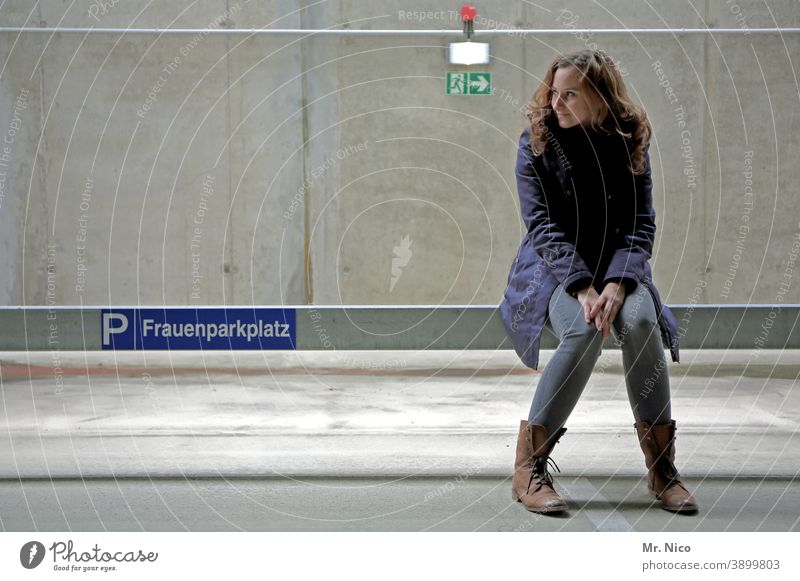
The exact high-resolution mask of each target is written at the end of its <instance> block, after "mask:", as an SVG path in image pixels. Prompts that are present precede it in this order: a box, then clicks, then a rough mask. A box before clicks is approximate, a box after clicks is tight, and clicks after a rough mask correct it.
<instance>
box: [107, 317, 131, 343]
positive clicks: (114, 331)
mask: <svg viewBox="0 0 800 581" xmlns="http://www.w3.org/2000/svg"><path fill="white" fill-rule="evenodd" d="M113 321H119V323H120V324H119V325H118V326H117V327H115V326H114V325H113ZM127 330H128V317H126V316H125V315H123V314H122V313H103V345H104V346H105V345H110V344H111V335H118V334H119V333H124V332H125V331H127Z"/></svg>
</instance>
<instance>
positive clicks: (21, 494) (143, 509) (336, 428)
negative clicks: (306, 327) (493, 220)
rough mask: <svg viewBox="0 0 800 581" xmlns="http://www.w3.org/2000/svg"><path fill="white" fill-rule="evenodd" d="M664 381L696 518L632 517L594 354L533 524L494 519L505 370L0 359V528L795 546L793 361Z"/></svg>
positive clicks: (781, 356)
mask: <svg viewBox="0 0 800 581" xmlns="http://www.w3.org/2000/svg"><path fill="white" fill-rule="evenodd" d="M549 355H550V353H549V352H543V356H544V357H543V362H542V366H544V364H545V363H546V362H547V359H548V357H549ZM669 373H670V380H671V385H672V392H673V415H674V417H675V418H676V419H677V421H678V440H677V461H676V464H677V465H678V467H679V469H680V470H681V473H682V474H683V475H684V480H685V481H686V483H687V484H689V485H690V489H691V490H692V491H693V492H694V494H695V496H696V497H697V499H698V501H699V502H700V504H701V511H700V513H699V514H698V515H696V516H684V515H674V514H671V513H668V512H666V511H663V510H660V509H659V508H657V506H656V505H653V504H652V502H651V499H650V497H649V496H647V494H646V491H645V484H644V481H643V479H642V477H643V475H644V472H645V470H644V461H643V458H642V455H641V452H640V450H639V448H638V445H637V442H636V437H635V435H634V433H633V427H632V422H633V419H632V417H631V412H630V409H629V407H628V404H627V397H626V392H625V384H624V376H623V372H622V368H621V357H620V354H619V352H617V351H608V352H605V353H604V354H603V355H602V357H601V360H600V361H599V362H598V365H597V367H596V372H595V374H594V375H593V376H592V379H591V380H590V382H589V385H588V386H587V389H586V392H585V393H584V396H583V398H582V400H581V402H580V403H579V404H578V407H577V409H576V410H575V412H574V413H573V415H572V417H571V418H570V421H569V423H568V424H567V427H568V428H569V431H568V432H567V434H566V435H565V436H564V437H563V438H562V440H561V442H560V443H559V444H558V446H557V447H556V449H555V451H554V454H553V457H554V459H555V460H556V461H557V462H558V465H559V467H560V468H561V473H557V474H555V478H556V483H557V487H558V488H559V489H560V491H561V492H562V493H563V495H564V496H565V498H566V499H567V501H568V502H569V503H570V505H571V507H572V509H571V510H570V511H569V513H568V514H567V515H565V516H562V517H552V516H547V517H545V516H541V515H535V514H532V513H528V512H527V511H525V510H524V509H523V508H522V505H521V504H519V503H515V502H512V501H511V496H510V476H511V472H512V470H513V460H514V458H513V454H514V443H515V438H516V431H517V427H518V425H519V420H520V419H522V418H524V417H525V416H526V415H527V410H528V407H529V405H530V399H531V397H532V394H533V390H534V388H535V384H536V381H537V380H538V377H539V374H538V373H534V372H532V371H530V370H527V369H526V368H524V367H523V366H521V364H520V363H519V362H518V360H517V359H516V356H515V355H514V354H513V353H512V352H505V351H504V352H482V351H473V352H447V351H442V352H425V353H413V352H334V353H312V352H297V353H291V352H273V353H261V352H259V353H242V352H239V353H221V352H214V353H205V354H197V353H174V352H173V353H153V352H150V353H125V354H116V355H114V354H113V353H112V354H108V353H69V354H66V353H30V354H28V353H0V381H1V382H2V384H1V387H2V401H1V402H0V527H2V529H3V530H7V531H31V530H51V531H57V530H75V531H84V530H85V531H91V530H130V531H138V530H176V531H179V530H270V531H271V530H308V531H311V530H325V531H327V530H348V531H352V530H356V531H358V530H363V531H373V530H399V531H421V530H448V531H451V530H465V531H474V530H482V531H536V530H542V531H546V530H571V531H585V530H635V531H672V530H675V531H734V530H735V531H793V530H798V528H800V525H799V522H800V498H799V497H800V480H799V479H798V470H799V469H800V445H799V444H800V435H798V431H797V426H798V418H800V391H798V390H797V389H796V386H797V378H798V373H800V353H798V352H794V351H792V352H788V351H759V352H756V353H752V352H737V351H725V352H723V351H694V352H692V351H684V352H682V363H681V364H670V366H669Z"/></svg>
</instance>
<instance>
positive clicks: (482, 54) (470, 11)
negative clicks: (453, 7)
mask: <svg viewBox="0 0 800 581" xmlns="http://www.w3.org/2000/svg"><path fill="white" fill-rule="evenodd" d="M477 15H478V9H477V8H475V7H474V6H470V5H469V4H464V5H463V6H462V7H461V21H462V22H463V23H464V34H466V35H467V42H451V43H450V45H449V46H448V47H447V63H448V64H451V65H488V64H489V60H490V58H489V44H488V43H486V42H472V41H471V40H470V37H471V36H472V33H473V32H474V25H475V17H476V16H477Z"/></svg>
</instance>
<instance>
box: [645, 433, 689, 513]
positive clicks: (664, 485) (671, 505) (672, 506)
mask: <svg viewBox="0 0 800 581" xmlns="http://www.w3.org/2000/svg"><path fill="white" fill-rule="evenodd" d="M633 426H634V427H635V428H636V433H637V435H638V436H639V445H640V446H641V447H642V452H644V461H645V464H647V488H648V490H649V492H650V494H652V495H654V496H655V497H656V498H657V499H659V500H660V501H661V508H663V509H665V510H671V511H673V512H697V510H698V506H697V502H696V501H695V499H694V497H693V496H692V495H691V493H690V492H689V491H688V490H687V489H686V487H685V486H684V485H683V483H682V482H681V479H680V474H678V469H677V468H675V464H674V461H675V429H676V426H675V420H671V421H670V422H669V423H668V424H658V425H655V426H650V424H648V423H647V422H645V421H642V422H636V423H635V424H633Z"/></svg>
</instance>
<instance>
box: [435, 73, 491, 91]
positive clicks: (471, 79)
mask: <svg viewBox="0 0 800 581" xmlns="http://www.w3.org/2000/svg"><path fill="white" fill-rule="evenodd" d="M445 92H446V93H447V94H448V95H491V94H492V73H451V72H448V73H447V78H446V86H445Z"/></svg>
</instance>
